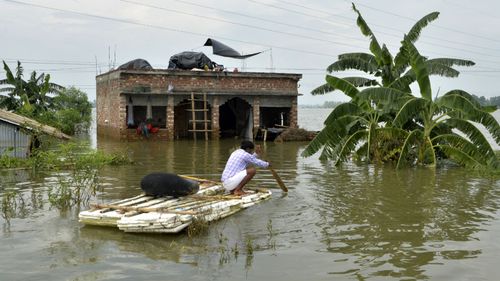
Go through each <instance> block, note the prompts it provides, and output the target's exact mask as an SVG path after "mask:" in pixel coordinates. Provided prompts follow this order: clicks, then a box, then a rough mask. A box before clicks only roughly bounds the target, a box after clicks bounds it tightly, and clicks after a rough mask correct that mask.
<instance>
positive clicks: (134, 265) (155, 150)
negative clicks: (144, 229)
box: [0, 139, 500, 281]
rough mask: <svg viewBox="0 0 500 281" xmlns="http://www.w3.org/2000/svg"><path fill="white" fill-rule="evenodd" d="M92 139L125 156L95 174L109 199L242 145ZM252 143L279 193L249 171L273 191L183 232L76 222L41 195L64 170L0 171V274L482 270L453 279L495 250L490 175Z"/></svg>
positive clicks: (273, 275)
mask: <svg viewBox="0 0 500 281" xmlns="http://www.w3.org/2000/svg"><path fill="white" fill-rule="evenodd" d="M96 144H97V147H98V148H99V149H101V150H103V151H106V152H120V153H124V154H127V155H128V156H129V157H130V158H131V159H132V160H133V161H134V164H132V165H124V166H107V167H104V168H102V169H101V170H100V171H99V186H100V192H99V193H97V195H96V196H95V197H94V198H92V200H91V202H95V201H97V202H110V201H113V200H118V199H123V198H125V197H130V196H135V195H137V194H138V193H139V192H141V190H140V187H139V183H140V180H141V179H142V177H143V176H144V175H146V174H148V173H151V172H158V171H161V172H175V173H179V174H186V175H194V176H198V177H204V178H208V179H212V180H219V178H220V174H221V172H222V168H223V167H224V164H225V161H226V160H227V158H228V157H229V155H230V153H231V152H232V151H233V150H234V149H235V148H237V147H238V146H239V140H221V141H209V142H205V141H198V142H194V141H188V140H186V141H175V142H150V141H144V142H133V143H121V142H117V141H114V140H110V139H98V140H97V142H96ZM262 145H263V150H264V159H267V160H270V161H271V162H272V163H273V166H274V168H275V169H276V170H277V172H278V173H279V175H280V176H281V177H282V179H283V180H284V182H285V184H286V185H287V186H288V188H289V190H290V192H289V193H288V194H286V195H285V194H283V193H282V192H281V190H280V189H279V187H278V185H277V184H276V181H275V180H274V178H273V177H272V175H271V174H270V173H269V172H266V171H265V170H259V172H258V174H257V176H256V177H255V178H254V180H253V181H252V182H251V186H254V187H268V188H272V190H273V192H274V194H273V197H272V199H271V200H269V201H266V202H264V203H261V204H259V205H257V206H255V207H252V208H250V209H247V210H245V211H243V212H240V213H238V214H236V215H234V216H231V217H229V218H226V219H224V220H221V221H218V222H215V223H214V224H211V225H210V228H209V232H208V233H206V234H203V235H200V236H197V237H193V238H189V237H187V235H185V234H181V235H173V236H169V235H141V234H127V233H123V232H121V231H119V230H116V229H112V228H99V227H88V226H82V225H80V224H79V223H78V221H77V214H78V209H73V210H72V211H71V212H68V213H61V212H59V211H58V210H56V209H54V208H51V206H50V204H49V202H48V199H47V190H48V189H49V188H50V187H51V186H54V185H57V184H58V183H59V182H60V178H61V177H64V176H67V174H65V173H64V171H60V172H57V173H55V172H46V173H44V172H41V173H32V171H25V170H9V171H0V197H1V199H2V200H3V201H4V200H13V205H12V206H15V208H14V209H12V210H10V211H9V212H10V213H9V214H10V218H11V219H10V220H5V218H0V223H1V224H2V226H3V232H2V236H1V239H2V240H1V241H2V242H1V243H0V252H2V253H4V255H2V256H0V272H2V273H3V276H6V278H7V280H16V278H17V280H37V278H38V279H39V280H40V279H42V280H43V279H44V280H106V279H107V280H111V279H130V280H132V279H133V280H158V279H176V280H178V279H184V278H181V277H185V276H190V277H189V278H190V280H207V279H208V280H221V279H223V280H246V279H250V280H256V279H262V280H270V279H272V280H287V281H289V280H305V279H311V278H312V277H311V276H314V278H312V279H314V280H331V279H332V278H335V279H337V278H338V279H359V280H364V279H381V280H385V279H396V280H400V279H434V278H435V277H436V276H438V275H439V274H442V272H443V271H444V272H446V274H444V275H445V276H446V277H448V278H445V279H460V278H462V277H464V276H474V274H476V273H477V271H479V269H477V270H476V271H474V270H469V272H466V273H465V275H464V272H460V271H459V269H461V268H462V267H463V265H464V264H467V265H469V267H474V265H476V263H474V262H473V261H475V260H480V259H481V257H482V256H484V255H485V253H486V252H488V247H492V248H493V249H496V248H498V242H497V239H496V237H495V234H494V233H492V232H489V231H491V230H489V229H490V228H489V226H490V225H493V226H494V227H493V229H496V228H498V226H499V223H498V220H497V217H498V215H497V213H498V211H499V204H500V181H498V180H496V179H488V178H483V177H480V176H475V175H471V174H470V173H467V171H464V170H461V169H452V168H449V169H440V170H438V171H437V172H436V171H434V170H431V169H424V168H417V169H408V170H401V171H395V170H394V168H393V167H385V166H376V165H368V166H356V165H352V164H347V165H344V166H342V167H332V166H329V165H328V164H325V163H321V162H320V161H319V160H318V159H317V158H315V157H311V158H302V157H300V153H301V151H302V150H303V149H304V146H305V144H304V143H283V144H274V143H266V144H262ZM9 194H12V197H9V196H11V195H9ZM2 206H5V204H3V205H2ZM86 207H87V206H83V207H82V208H86ZM485 233H487V234H488V235H485ZM9 245H14V246H9ZM249 245H251V249H252V250H251V251H250V250H249V248H248V246H249ZM498 253H499V252H498V251H494V250H493V251H490V252H489V253H488V255H487V257H488V258H489V259H490V260H495V259H498V258H499V257H500V255H499V254H498ZM12 257H14V259H13V258H12ZM16 260H17V261H16ZM19 261H23V262H19ZM454 261H455V262H457V263H456V264H455V263H454ZM477 263H479V262H477ZM487 264H488V263H487ZM489 264H490V265H489V266H488V269H489V271H486V272H489V273H488V274H486V275H485V279H488V278H489V279H494V278H495V277H496V273H498V271H497V270H496V267H495V265H491V264H492V263H491V262H490V263H489ZM25 268H33V270H31V271H30V272H27V271H25V270H24V269H25ZM478 268H479V267H478ZM495 271H496V272H495ZM75 272H76V273H75ZM455 272H457V273H455ZM458 272H460V273H458ZM481 272H484V271H481ZM459 274H460V275H459ZM467 274H469V275H467ZM483 274H484V273H483ZM3 276H2V277H3ZM441 276H443V275H441ZM464 278H466V277H464Z"/></svg>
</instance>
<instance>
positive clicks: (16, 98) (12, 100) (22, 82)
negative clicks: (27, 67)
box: [0, 61, 92, 135]
mask: <svg viewBox="0 0 500 281" xmlns="http://www.w3.org/2000/svg"><path fill="white" fill-rule="evenodd" d="M3 68H4V70H5V72H6V74H5V75H6V77H5V78H4V79H1V80H0V108H2V109H6V110H9V111H12V112H15V113H17V114H20V115H23V116H26V117H28V118H31V119H34V120H37V121H38V122H40V123H42V124H46V125H49V126H52V127H55V128H58V129H60V130H61V131H62V132H63V133H66V134H69V135H73V134H75V128H76V126H77V125H81V126H82V127H83V128H88V127H89V125H90V121H91V120H92V116H91V112H92V104H91V103H90V102H89V101H88V98H87V94H86V93H84V92H82V91H81V90H79V89H77V88H75V87H69V88H65V87H63V86H61V85H58V84H55V83H52V82H51V81H50V78H51V77H50V74H45V73H41V74H38V73H37V72H36V71H33V72H32V73H31V74H30V75H29V78H28V79H25V77H24V69H23V67H22V65H21V62H19V61H18V62H17V66H16V68H15V69H14V70H11V68H10V67H9V66H8V65H7V63H5V61H3Z"/></svg>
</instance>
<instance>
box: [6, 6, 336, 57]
mask: <svg viewBox="0 0 500 281" xmlns="http://www.w3.org/2000/svg"><path fill="white" fill-rule="evenodd" d="M4 1H7V2H11V3H14V4H19V5H26V6H32V7H37V8H42V9H47V10H53V11H58V12H64V13H71V14H76V15H80V16H86V17H92V18H98V19H101V20H107V21H114V22H120V23H126V24H133V25H139V26H144V27H150V28H156V29H162V30H168V31H172V32H178V33H185V34H190V35H194V36H201V37H205V38H207V37H208V38H211V37H215V38H221V39H223V40H227V41H232V42H239V43H244V44H250V45H257V46H263V47H272V48H275V49H281V50H287V51H292V52H299V53H306V54H312V55H317V56H324V57H330V58H331V57H335V56H332V55H331V54H326V53H321V52H313V51H306V50H299V49H294V48H288V47H283V46H275V45H270V44H262V43H256V42H250V41H244V40H236V39H233V38H227V37H222V36H213V35H209V34H202V33H197V32H192V31H186V30H182V29H175V28H170V27H165V26H159V25H152V24H146V23H141V22H137V21H133V20H125V19H119V18H112V17H107V16H100V15H94V14H88V13H83V12H78V11H73V10H66V9H60V8H54V7H49V6H44V5H39V4H33V3H26V2H22V1H16V0H4Z"/></svg>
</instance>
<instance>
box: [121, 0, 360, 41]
mask: <svg viewBox="0 0 500 281" xmlns="http://www.w3.org/2000/svg"><path fill="white" fill-rule="evenodd" d="M173 1H177V2H180V3H184V4H187V5H191V6H195V7H200V8H204V9H210V10H214V11H219V12H224V13H227V14H233V15H237V16H241V17H245V18H249V19H256V20H260V21H264V22H269V23H272V24H279V25H283V26H288V27H293V28H298V29H303V30H307V31H313V32H318V33H323V34H328V35H332V36H342V37H345V38H349V39H353V40H359V41H361V39H359V38H355V37H351V36H346V35H343V34H338V33H333V32H328V31H324V30H320V29H316V28H310V27H306V26H302V25H295V24H290V23H285V22H280V21H275V20H270V19H267V18H263V17H256V16H251V15H247V14H244V13H239V12H236V11H229V10H225V9H218V8H214V7H210V6H206V5H200V4H197V3H192V2H189V1H185V0H173ZM127 2H128V1H127Z"/></svg>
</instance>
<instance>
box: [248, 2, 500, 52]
mask: <svg viewBox="0 0 500 281" xmlns="http://www.w3.org/2000/svg"><path fill="white" fill-rule="evenodd" d="M248 1H250V2H253V3H258V4H261V5H265V6H269V7H273V8H276V9H280V10H285V11H292V12H294V13H299V14H302V15H305V16H308V17H312V18H317V17H316V16H314V15H310V14H306V13H302V12H296V11H293V10H290V9H287V8H283V7H279V6H276V5H271V4H267V3H262V2H259V1H255V0H248ZM276 1H277V2H281V3H286V4H287V5H292V6H297V7H300V8H301V9H306V10H311V11H315V12H319V13H323V14H326V15H329V16H332V17H340V18H347V19H350V18H348V17H344V16H341V15H337V14H332V13H329V12H326V11H324V10H318V9H314V8H311V7H308V6H304V5H300V4H296V3H292V2H290V1H284V0H276ZM346 2H348V1H347V0H346ZM357 5H359V6H365V7H368V6H366V5H363V4H357ZM369 8H370V9H371V7H369ZM374 9H375V8H374ZM375 10H378V11H379V12H384V11H383V10H380V9H375ZM387 13H388V14H390V15H393V16H398V17H401V18H404V19H407V20H411V21H412V22H416V21H417V19H413V18H410V17H405V16H401V15H398V14H394V13H391V12H387ZM350 20H352V19H350ZM370 25H371V26H378V27H381V28H384V29H389V30H394V31H397V32H403V33H405V32H406V31H403V30H401V29H397V28H393V27H389V26H385V25H380V24H377V23H370ZM433 26H434V25H433ZM379 33H381V34H385V35H389V36H393V37H398V38H399V35H395V34H392V33H387V32H379ZM426 38H431V39H435V40H438V41H442V42H449V43H453V44H458V45H460V46H464V45H465V46H470V47H474V48H479V49H488V50H492V51H498V49H497V48H489V47H485V46H479V45H474V44H469V43H466V42H457V41H452V40H447V39H446V38H442V37H434V36H430V35H426ZM420 42H426V41H424V40H420ZM427 44H430V45H435V44H434V43H427ZM437 46H439V45H437ZM441 46H442V45H441ZM447 48H449V47H447ZM454 49H457V50H462V51H463V50H464V49H459V48H454ZM466 51H469V50H466Z"/></svg>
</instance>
